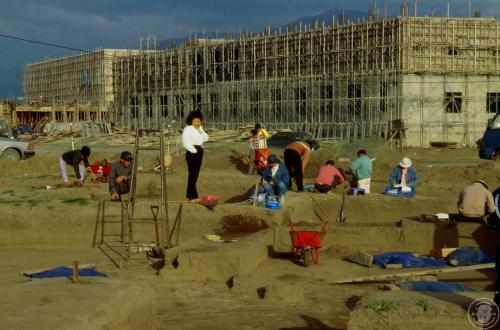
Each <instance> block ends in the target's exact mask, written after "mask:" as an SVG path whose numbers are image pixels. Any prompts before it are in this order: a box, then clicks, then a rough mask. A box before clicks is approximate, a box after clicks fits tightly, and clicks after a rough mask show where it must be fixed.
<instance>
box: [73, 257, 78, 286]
mask: <svg viewBox="0 0 500 330" xmlns="http://www.w3.org/2000/svg"><path fill="white" fill-rule="evenodd" d="M73 283H74V284H78V283H79V270H78V261H76V260H75V261H73Z"/></svg>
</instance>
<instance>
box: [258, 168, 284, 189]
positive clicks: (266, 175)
mask: <svg viewBox="0 0 500 330" xmlns="http://www.w3.org/2000/svg"><path fill="white" fill-rule="evenodd" d="M261 176H262V179H263V180H266V181H270V180H271V179H274V182H275V183H276V185H278V184H279V183H280V182H282V183H284V184H285V185H286V186H287V187H288V183H289V181H290V174H288V170H287V169H286V167H285V165H283V164H281V163H280V165H279V167H278V171H276V174H275V175H274V178H273V173H272V168H271V167H266V169H265V170H264V171H262V175H261Z"/></svg>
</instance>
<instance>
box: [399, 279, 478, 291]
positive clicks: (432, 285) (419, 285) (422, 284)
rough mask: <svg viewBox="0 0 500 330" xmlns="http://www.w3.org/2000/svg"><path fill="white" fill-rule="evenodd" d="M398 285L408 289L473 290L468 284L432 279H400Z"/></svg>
mask: <svg viewBox="0 0 500 330" xmlns="http://www.w3.org/2000/svg"><path fill="white" fill-rule="evenodd" d="M399 287H400V288H401V289H404V290H410V291H430V292H474V291H475V290H473V289H471V288H469V287H468V286H465V285H462V284H458V283H447V282H432V281H402V282H400V283H399Z"/></svg>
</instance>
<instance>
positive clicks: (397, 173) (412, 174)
mask: <svg viewBox="0 0 500 330" xmlns="http://www.w3.org/2000/svg"><path fill="white" fill-rule="evenodd" d="M401 176H402V171H401V167H400V166H399V165H398V166H396V167H394V169H393V170H392V173H391V176H390V177H389V183H390V184H391V185H395V184H400V183H401ZM417 182H418V178H417V172H416V171H415V169H414V168H413V167H409V168H408V172H407V173H406V185H407V186H408V187H412V188H414V187H415V186H416V185H417Z"/></svg>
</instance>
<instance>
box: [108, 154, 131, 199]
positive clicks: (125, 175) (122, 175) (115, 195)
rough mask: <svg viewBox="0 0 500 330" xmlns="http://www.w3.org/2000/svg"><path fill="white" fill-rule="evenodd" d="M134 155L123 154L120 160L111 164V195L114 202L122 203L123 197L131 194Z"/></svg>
mask: <svg viewBox="0 0 500 330" xmlns="http://www.w3.org/2000/svg"><path fill="white" fill-rule="evenodd" d="M132 160H133V158H132V154H131V153H130V152H128V151H124V152H122V154H121V155H120V160H119V161H117V162H115V163H113V164H111V172H110V173H109V193H110V194H111V200H112V201H120V200H121V199H122V195H124V194H128V193H129V192H130V179H131V177H132V167H131V166H130V165H131V163H132Z"/></svg>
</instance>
